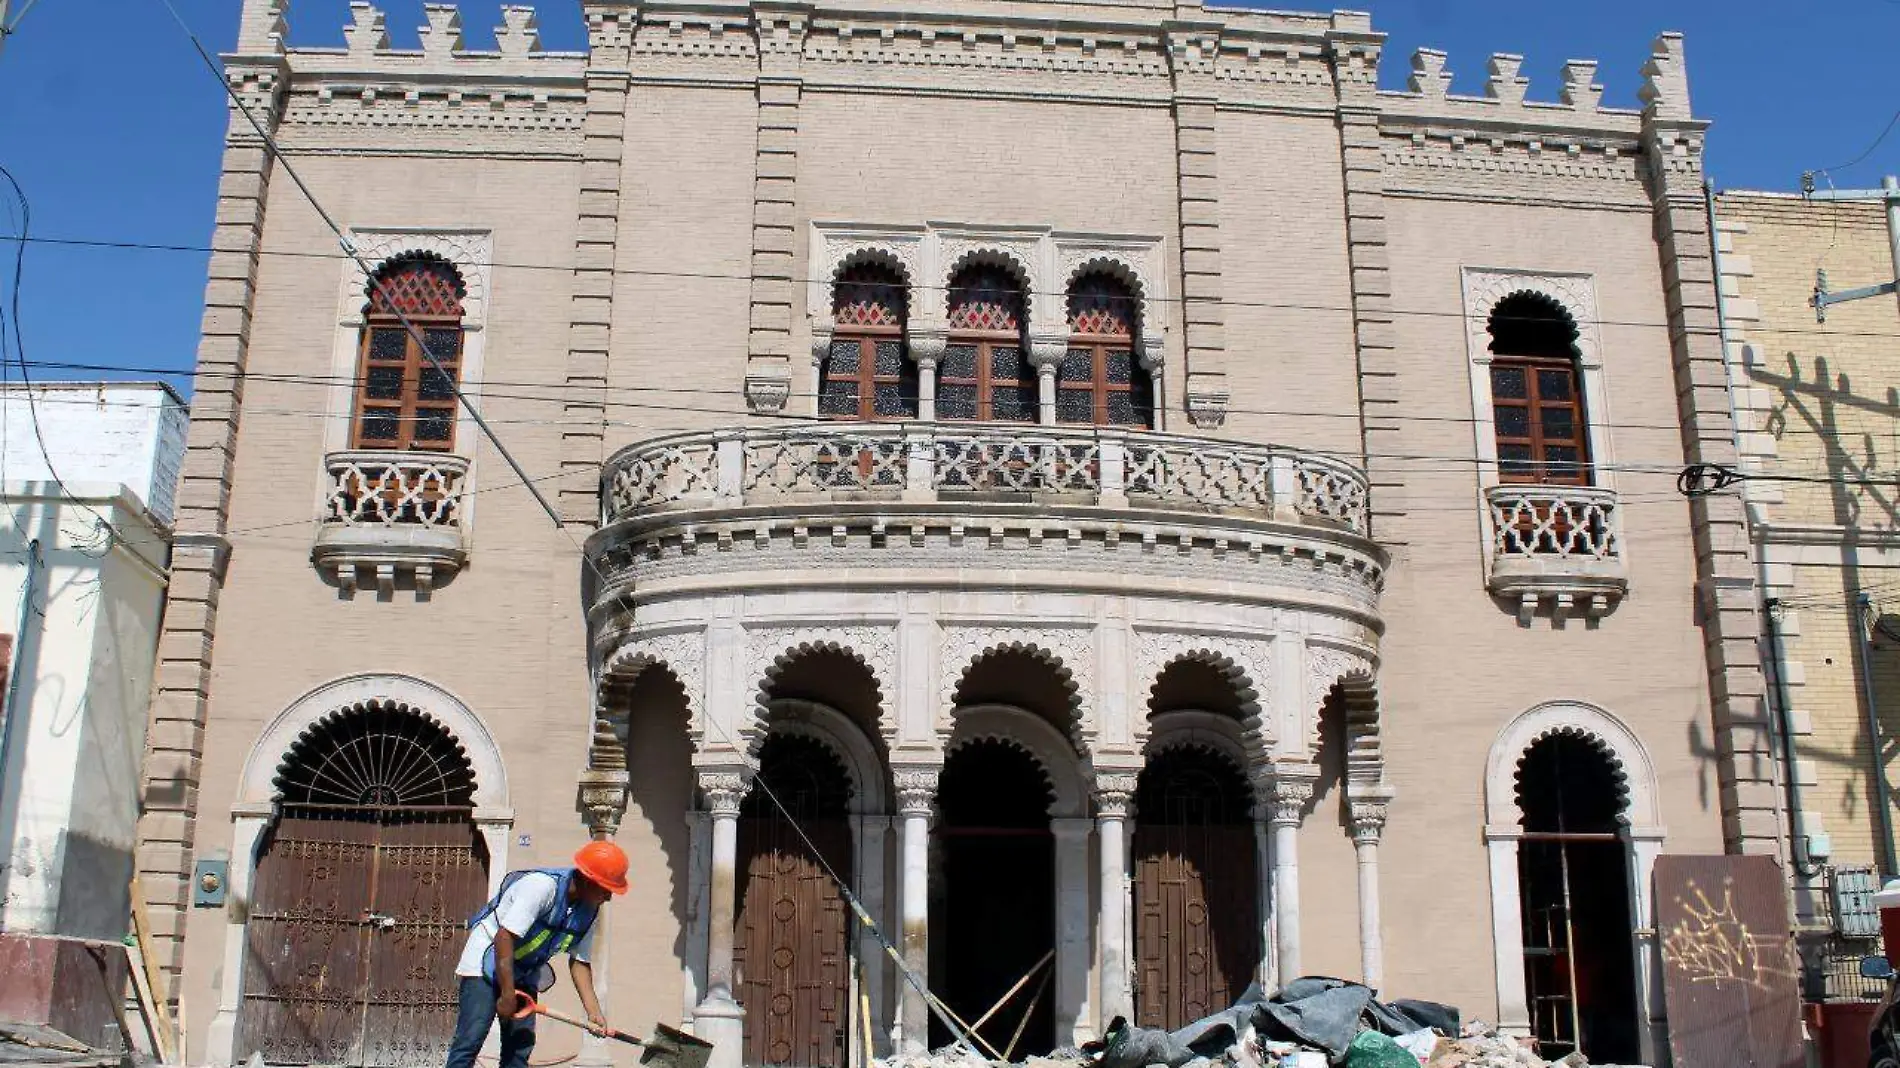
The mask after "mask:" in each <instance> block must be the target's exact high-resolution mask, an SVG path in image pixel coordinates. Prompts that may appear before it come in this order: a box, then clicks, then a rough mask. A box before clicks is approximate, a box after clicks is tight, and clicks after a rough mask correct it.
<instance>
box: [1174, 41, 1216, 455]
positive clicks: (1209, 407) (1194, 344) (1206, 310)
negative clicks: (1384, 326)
mask: <svg viewBox="0 0 1900 1068" xmlns="http://www.w3.org/2000/svg"><path fill="white" fill-rule="evenodd" d="M1162 33H1163V35H1164V36H1165V38H1166V40H1167V46H1168V62H1169V65H1170V69H1171V70H1172V72H1173V76H1174V95H1173V106H1174V144H1175V177H1176V181H1177V183H1178V186H1177V188H1178V190H1179V193H1178V195H1179V203H1180V218H1181V312H1182V321H1183V325H1184V327H1185V337H1184V339H1183V344H1184V346H1185V348H1186V359H1185V360H1184V361H1183V363H1184V367H1185V371H1186V380H1187V396H1186V401H1187V412H1188V418H1190V419H1192V420H1193V421H1194V425H1195V426H1198V427H1202V428H1204V429H1207V428H1214V427H1218V426H1220V425H1221V423H1222V422H1224V421H1225V420H1226V418H1227V398H1228V388H1227V351H1226V350H1227V340H1226V323H1227V317H1226V312H1225V310H1224V309H1223V308H1222V307H1221V300H1222V288H1221V274H1220V177H1219V169H1218V164H1219V158H1218V154H1217V151H1216V145H1217V144H1218V142H1219V130H1218V128H1217V126H1216V117H1217V114H1216V113H1217V110H1218V109H1217V105H1218V103H1219V93H1220V87H1219V84H1218V82H1217V66H1218V63H1219V57H1220V37H1221V26H1220V24H1219V23H1188V22H1166V23H1163V24H1162Z"/></svg>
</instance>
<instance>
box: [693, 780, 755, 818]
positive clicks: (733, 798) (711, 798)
mask: <svg viewBox="0 0 1900 1068" xmlns="http://www.w3.org/2000/svg"><path fill="white" fill-rule="evenodd" d="M751 785H752V773H751V772H750V771H740V770H732V769H725V768H719V769H710V770H706V771H701V772H700V773H699V790H700V792H701V793H703V794H705V795H706V810H707V811H709V812H711V813H712V814H713V815H714V816H715V817H717V816H737V815H738V814H739V803H740V802H741V801H744V800H745V795H746V791H747V790H748V789H749V788H750V787H751Z"/></svg>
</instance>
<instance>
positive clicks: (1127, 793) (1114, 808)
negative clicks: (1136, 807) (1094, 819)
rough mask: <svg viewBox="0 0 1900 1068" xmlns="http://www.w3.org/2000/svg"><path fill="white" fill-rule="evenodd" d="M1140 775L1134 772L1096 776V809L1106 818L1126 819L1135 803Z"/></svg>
mask: <svg viewBox="0 0 1900 1068" xmlns="http://www.w3.org/2000/svg"><path fill="white" fill-rule="evenodd" d="M1137 782H1138V777H1137V776H1136V775H1134V774H1133V773H1128V774H1122V773H1119V772H1117V773H1115V774H1112V775H1104V774H1098V775H1096V776H1095V811H1096V813H1097V814H1098V815H1100V816H1102V817H1103V818H1105V819H1125V818H1127V816H1128V812H1129V808H1130V806H1132V805H1133V804H1134V800H1135V787H1136V785H1137Z"/></svg>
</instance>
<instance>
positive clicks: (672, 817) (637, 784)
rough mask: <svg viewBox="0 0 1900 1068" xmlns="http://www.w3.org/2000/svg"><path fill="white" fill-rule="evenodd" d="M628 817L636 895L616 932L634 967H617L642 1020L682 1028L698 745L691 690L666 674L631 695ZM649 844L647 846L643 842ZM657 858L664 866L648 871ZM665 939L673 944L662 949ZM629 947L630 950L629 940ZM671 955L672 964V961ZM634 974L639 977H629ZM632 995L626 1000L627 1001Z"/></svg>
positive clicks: (625, 831) (647, 676) (624, 828)
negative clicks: (690, 730)
mask: <svg viewBox="0 0 1900 1068" xmlns="http://www.w3.org/2000/svg"><path fill="white" fill-rule="evenodd" d="M627 705H628V717H627V721H628V722H627V777H628V780H629V783H628V793H627V814H626V816H625V818H624V819H623V820H622V821H621V829H620V835H619V839H620V841H621V843H622V844H623V845H627V846H629V847H631V850H630V851H631V852H632V853H633V862H634V868H633V873H632V874H633V889H632V890H631V891H629V892H628V894H627V896H626V897H625V898H623V899H622V900H621V901H620V902H619V906H618V909H617V911H618V912H619V913H620V914H621V916H622V917H624V918H622V919H619V920H618V921H617V922H618V927H617V929H618V930H620V931H623V932H625V931H630V932H634V937H635V939H636V940H637V949H636V951H635V952H634V954H633V957H632V960H631V961H629V962H628V963H626V964H616V967H615V971H616V972H617V973H619V974H620V975H622V976H626V977H627V978H625V979H620V980H619V981H617V982H615V983H614V989H615V990H616V992H618V991H626V990H631V991H637V994H636V995H635V997H636V998H637V1000H636V1001H635V1002H634V1005H633V1006H632V1007H633V1009H634V1016H635V1019H636V1020H639V1021H641V1022H642V1023H644V1021H646V1020H649V1019H651V1020H659V1021H661V1022H665V1023H668V1024H674V1025H677V1024H678V1023H679V1022H680V1008H681V1000H682V997H683V995H684V993H685V991H684V988H683V986H682V985H681V984H682V979H681V972H680V968H681V965H682V963H683V962H684V961H686V960H687V959H688V957H687V944H686V939H687V928H686V926H685V924H684V923H683V922H682V919H681V918H683V917H685V916H686V915H688V903H687V900H686V893H687V885H688V882H689V876H690V870H691V869H690V861H689V858H690V856H691V852H692V839H691V832H690V831H689V829H688V828H687V826H686V821H685V819H684V818H683V815H684V813H685V812H686V811H687V810H688V808H690V807H691V804H692V800H693V790H694V782H693V743H692V741H691V739H689V738H688V737H687V733H686V732H687V722H688V718H687V709H686V691H685V690H684V689H683V688H682V687H681V686H680V684H679V681H678V680H676V679H675V678H674V677H673V676H672V675H671V674H670V673H668V672H667V671H666V670H665V669H664V668H658V667H655V668H649V669H647V670H646V671H643V672H641V674H640V677H639V679H638V680H637V681H635V683H634V684H633V687H632V688H631V689H630V690H629V691H628V694H627ZM642 838H646V839H648V840H649V841H648V842H644V843H643V842H641V841H640V839H642ZM642 853H645V854H646V856H647V857H651V856H652V855H654V854H655V853H657V854H658V855H659V856H660V857H661V858H663V859H664V862H665V864H664V867H663V868H662V869H660V870H654V869H652V868H650V867H646V866H643V865H642V863H641V861H642V859H644V858H643V857H642ZM665 932H670V934H671V939H670V943H668V944H663V939H664V938H665V934H664V933H665ZM623 944H625V942H624V940H623ZM668 952H670V953H671V957H670V958H669V957H668V956H666V954H667V953H668ZM629 973H633V974H629ZM621 996H625V995H621Z"/></svg>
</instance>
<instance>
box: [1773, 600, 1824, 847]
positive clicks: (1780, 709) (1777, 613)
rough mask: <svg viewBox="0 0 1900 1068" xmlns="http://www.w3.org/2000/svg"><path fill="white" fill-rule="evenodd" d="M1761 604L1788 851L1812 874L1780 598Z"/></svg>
mask: <svg viewBox="0 0 1900 1068" xmlns="http://www.w3.org/2000/svg"><path fill="white" fill-rule="evenodd" d="M1764 607H1765V608H1766V609H1767V611H1765V612H1763V613H1762V616H1763V618H1764V620H1765V622H1766V624H1767V630H1768V662H1769V664H1770V665H1771V667H1772V669H1773V673H1774V685H1773V686H1772V687H1771V688H1770V691H1769V692H1770V693H1772V694H1773V695H1774V699H1775V700H1774V707H1772V708H1771V710H1770V711H1771V714H1773V715H1774V717H1775V720H1776V722H1777V726H1779V727H1780V728H1781V730H1780V731H1779V733H1780V735H1781V755H1782V760H1783V761H1784V762H1785V763H1786V765H1787V766H1786V768H1785V769H1784V771H1783V774H1785V775H1787V777H1788V778H1787V788H1788V789H1787V793H1788V854H1789V859H1790V860H1791V861H1792V862H1793V864H1794V870H1795V872H1796V873H1797V874H1799V875H1801V876H1803V877H1812V876H1814V875H1815V874H1817V873H1818V872H1819V870H1820V869H1818V868H1817V867H1815V864H1814V859H1813V857H1812V855H1811V854H1810V853H1809V852H1808V836H1807V832H1806V831H1804V830H1803V829H1802V826H1801V823H1802V820H1801V779H1800V777H1799V776H1797V775H1796V774H1795V743H1794V724H1793V723H1792V722H1790V717H1791V716H1792V715H1793V712H1792V711H1791V710H1790V708H1789V705H1788V680H1787V679H1786V678H1785V677H1784V673H1785V672H1786V670H1787V669H1786V664H1787V662H1788V659H1787V653H1786V652H1785V651H1783V649H1782V643H1781V602H1780V601H1779V600H1776V599H1774V598H1769V599H1768V600H1767V601H1765V602H1764Z"/></svg>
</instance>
